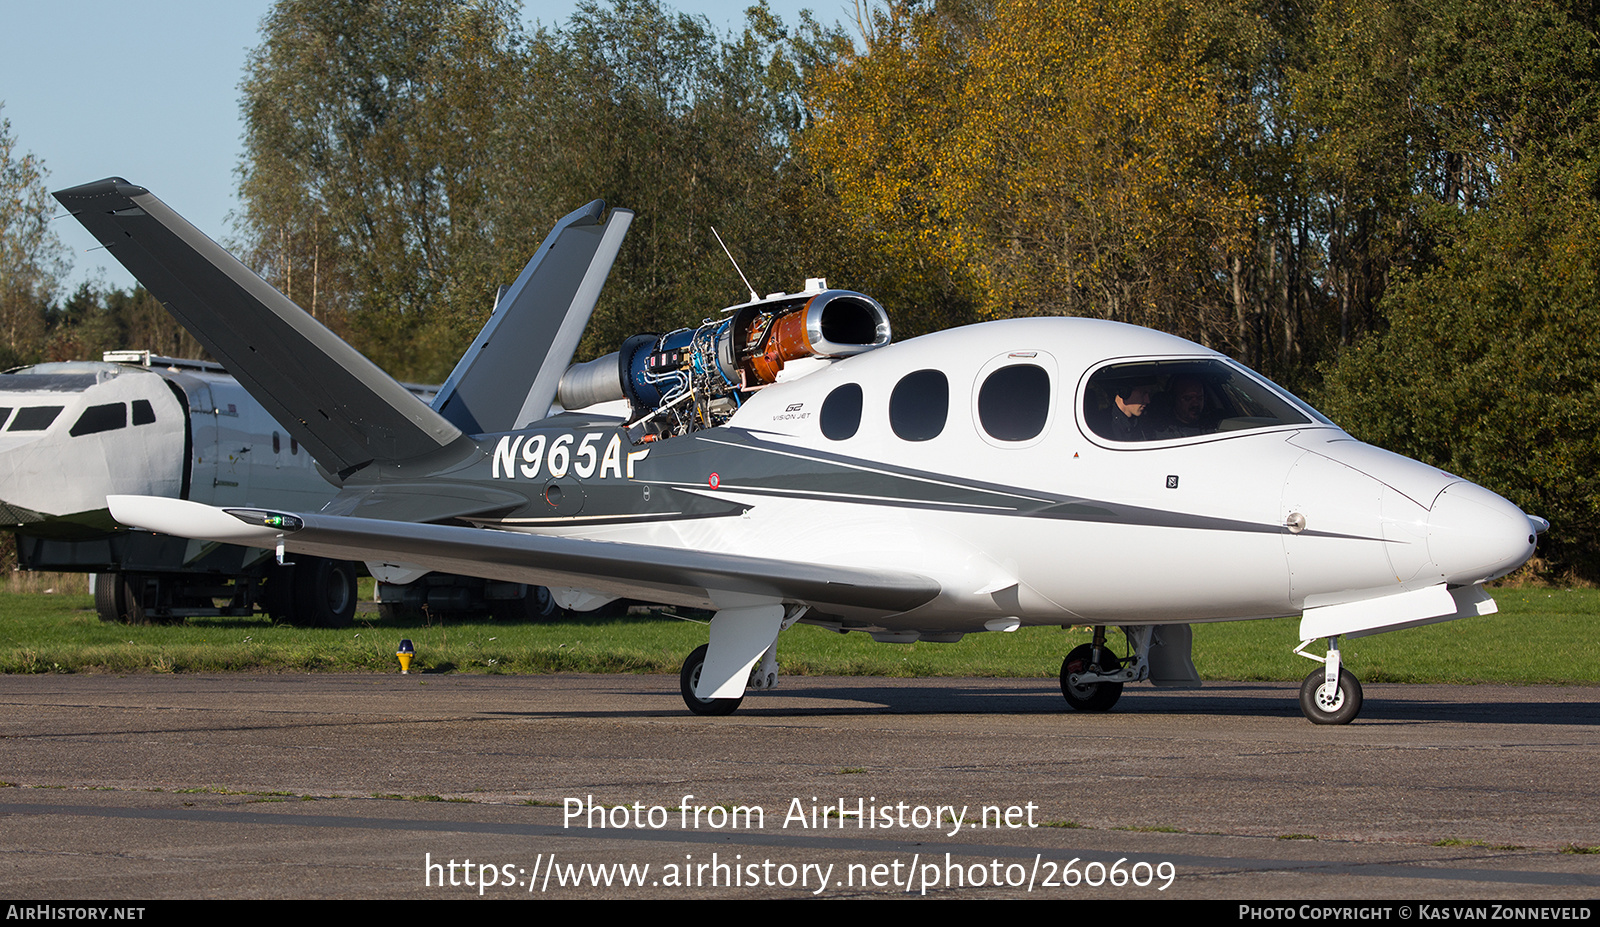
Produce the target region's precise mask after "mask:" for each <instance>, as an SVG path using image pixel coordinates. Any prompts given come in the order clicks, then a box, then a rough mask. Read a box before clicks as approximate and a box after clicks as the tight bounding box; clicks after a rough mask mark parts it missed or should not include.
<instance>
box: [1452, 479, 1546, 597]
mask: <svg viewBox="0 0 1600 927" xmlns="http://www.w3.org/2000/svg"><path fill="white" fill-rule="evenodd" d="M1533 545H1534V527H1533V522H1532V521H1531V520H1530V519H1529V518H1528V516H1527V515H1525V514H1523V512H1522V510H1521V509H1519V508H1517V507H1516V506H1515V505H1512V504H1511V503H1510V502H1508V501H1506V500H1505V499H1502V498H1501V497H1499V496H1497V495H1495V494H1494V493H1492V492H1490V491H1489V490H1487V489H1484V488H1483V487H1482V486H1478V485H1476V484H1474V483H1468V482H1466V481H1462V482H1459V483H1451V484H1450V485H1449V486H1446V487H1445V489H1444V491H1443V492H1441V493H1440V494H1439V497H1438V498H1437V499H1435V500H1434V503H1433V508H1432V509H1431V510H1430V511H1429V513H1428V555H1429V556H1430V557H1432V558H1433V562H1434V565H1435V566H1436V567H1437V568H1438V569H1439V572H1440V573H1441V574H1442V575H1443V577H1444V581H1445V582H1447V583H1460V584H1468V583H1481V582H1483V581H1484V580H1488V579H1494V578H1495V577H1498V576H1504V575H1506V574H1507V573H1510V572H1511V571H1512V570H1515V569H1516V568H1517V567H1519V566H1521V565H1522V564H1523V563H1525V562H1527V559H1528V558H1529V557H1531V556H1533Z"/></svg>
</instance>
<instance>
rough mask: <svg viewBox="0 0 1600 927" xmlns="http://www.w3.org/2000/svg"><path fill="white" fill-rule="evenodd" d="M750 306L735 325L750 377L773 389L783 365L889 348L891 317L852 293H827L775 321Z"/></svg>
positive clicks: (775, 318) (783, 314)
mask: <svg viewBox="0 0 1600 927" xmlns="http://www.w3.org/2000/svg"><path fill="white" fill-rule="evenodd" d="M762 308H763V307H759V306H746V307H745V308H744V309H741V310H740V311H739V312H738V313H737V314H736V315H735V316H734V320H733V330H734V331H735V332H737V333H738V335H739V341H740V342H741V347H742V350H741V352H740V355H741V356H740V360H741V361H747V363H748V370H749V373H750V374H753V376H750V377H748V379H750V380H752V381H753V382H755V383H772V382H774V381H775V380H777V378H778V372H779V371H781V370H782V369H783V364H784V362H785V361H792V360H798V359H800V358H802V357H810V356H813V355H815V356H818V357H848V356H850V355H852V354H860V353H862V352H863V351H870V350H872V349H873V348H880V347H883V346H884V345H886V344H888V343H889V339H890V337H891V332H890V328H889V314H888V313H887V312H885V311H884V310H883V307H882V306H880V305H878V302H877V300H874V299H871V298H870V297H867V296H863V295H861V294H860V293H853V292H851V291H849V290H826V291H824V292H822V293H818V294H817V295H816V296H813V297H811V298H810V299H809V300H807V301H806V302H804V303H802V304H801V305H800V306H799V307H797V308H795V309H792V310H789V311H787V312H782V313H778V314H776V315H775V316H774V315H769V314H764V313H762V311H761V309H762Z"/></svg>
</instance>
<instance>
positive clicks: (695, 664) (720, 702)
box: [678, 644, 744, 715]
mask: <svg viewBox="0 0 1600 927" xmlns="http://www.w3.org/2000/svg"><path fill="white" fill-rule="evenodd" d="M709 649H710V645H708V644H701V645H700V646H699V647H696V648H695V649H694V653H691V654H689V659H687V660H684V661H683V672H681V673H679V674H678V689H679V691H681V692H682V693H683V703H684V704H685V705H688V706H689V710H690V711H692V712H694V713H695V714H697V715H731V714H733V712H734V710H735V709H737V708H738V707H739V703H740V702H742V701H744V696H742V695H741V696H739V697H738V698H701V697H700V696H698V695H695V694H694V687H695V685H696V684H698V683H699V682H700V668H701V667H703V666H705V663H706V651H707V650H709Z"/></svg>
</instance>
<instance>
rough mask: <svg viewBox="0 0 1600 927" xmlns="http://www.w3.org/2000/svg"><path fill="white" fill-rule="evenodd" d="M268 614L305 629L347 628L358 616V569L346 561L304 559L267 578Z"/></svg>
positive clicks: (320, 558)
mask: <svg viewBox="0 0 1600 927" xmlns="http://www.w3.org/2000/svg"><path fill="white" fill-rule="evenodd" d="M264 598H265V600H266V607H267V614H268V615H269V616H271V618H272V620H273V621H274V622H277V623H280V624H292V625H297V626H299V627H303V628H346V627H349V626H350V623H351V621H352V620H354V618H355V614H356V568H355V564H353V563H350V562H348V561H345V560H325V559H323V558H322V557H307V556H304V555H302V556H300V557H298V558H297V559H296V560H295V561H294V562H293V563H290V564H284V565H279V566H274V567H273V568H272V570H271V572H270V573H269V574H268V576H267V588H266V595H265V596H264Z"/></svg>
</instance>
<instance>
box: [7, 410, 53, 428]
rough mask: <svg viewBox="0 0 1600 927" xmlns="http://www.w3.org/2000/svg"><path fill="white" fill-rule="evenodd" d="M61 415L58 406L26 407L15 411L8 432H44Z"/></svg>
mask: <svg viewBox="0 0 1600 927" xmlns="http://www.w3.org/2000/svg"><path fill="white" fill-rule="evenodd" d="M60 414H61V407H60V406H26V407H24V408H21V409H18V410H17V417H16V418H14V419H12V420H11V427H10V428H9V429H7V430H9V431H44V430H45V429H46V428H49V427H50V424H51V423H52V422H54V421H55V420H56V416H58V415H60Z"/></svg>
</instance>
